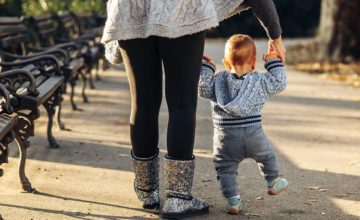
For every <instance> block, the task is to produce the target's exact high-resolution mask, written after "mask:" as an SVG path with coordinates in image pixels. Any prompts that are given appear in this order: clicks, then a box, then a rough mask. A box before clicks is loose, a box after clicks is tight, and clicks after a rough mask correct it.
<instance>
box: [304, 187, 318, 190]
mask: <svg viewBox="0 0 360 220" xmlns="http://www.w3.org/2000/svg"><path fill="white" fill-rule="evenodd" d="M305 189H310V190H319V189H320V187H318V186H310V187H305Z"/></svg>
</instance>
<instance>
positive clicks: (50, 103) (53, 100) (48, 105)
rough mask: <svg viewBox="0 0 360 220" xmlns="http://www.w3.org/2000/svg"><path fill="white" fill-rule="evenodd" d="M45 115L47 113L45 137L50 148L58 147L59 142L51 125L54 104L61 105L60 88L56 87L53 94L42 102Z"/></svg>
mask: <svg viewBox="0 0 360 220" xmlns="http://www.w3.org/2000/svg"><path fill="white" fill-rule="evenodd" d="M43 105H44V107H45V109H46V112H47V115H48V126H47V138H48V141H49V147H50V148H59V147H60V146H59V144H58V143H57V141H56V139H55V137H54V136H53V134H52V127H53V124H54V115H55V112H56V111H55V109H56V106H60V105H61V90H60V89H58V90H57V91H56V92H55V93H54V94H53V96H51V97H50V98H49V99H48V100H46V102H44V103H43Z"/></svg>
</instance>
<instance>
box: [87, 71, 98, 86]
mask: <svg viewBox="0 0 360 220" xmlns="http://www.w3.org/2000/svg"><path fill="white" fill-rule="evenodd" d="M88 75H89V85H90V89H96V88H95V84H94V79H93V75H92V71H91V70H90V71H89V73H88Z"/></svg>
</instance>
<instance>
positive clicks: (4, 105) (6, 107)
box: [0, 84, 14, 114]
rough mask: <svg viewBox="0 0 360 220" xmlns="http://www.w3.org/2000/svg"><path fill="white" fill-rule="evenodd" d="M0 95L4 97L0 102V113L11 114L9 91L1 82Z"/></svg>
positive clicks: (12, 109) (12, 110)
mask: <svg viewBox="0 0 360 220" xmlns="http://www.w3.org/2000/svg"><path fill="white" fill-rule="evenodd" d="M0 96H1V97H2V98H3V99H4V100H3V101H2V102H1V103H0V105H1V113H6V114H12V113H13V112H14V108H13V107H12V106H11V102H10V92H9V90H7V89H6V87H5V86H4V85H3V84H0Z"/></svg>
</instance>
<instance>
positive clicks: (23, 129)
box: [14, 113, 35, 192]
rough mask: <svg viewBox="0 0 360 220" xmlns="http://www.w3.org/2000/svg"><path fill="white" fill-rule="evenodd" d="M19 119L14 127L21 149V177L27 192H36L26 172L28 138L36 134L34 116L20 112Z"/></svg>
mask: <svg viewBox="0 0 360 220" xmlns="http://www.w3.org/2000/svg"><path fill="white" fill-rule="evenodd" d="M18 116H19V120H18V123H17V125H16V126H15V128H14V133H15V140H16V142H17V144H18V147H19V151H20V163H19V177H20V182H21V185H22V188H23V190H24V191H25V192H34V190H35V189H34V188H32V186H31V183H30V181H29V179H28V178H27V177H26V174H25V165H26V151H27V148H28V147H29V146H30V142H29V141H28V138H29V137H30V136H34V117H33V116H32V115H31V114H25V113H18Z"/></svg>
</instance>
